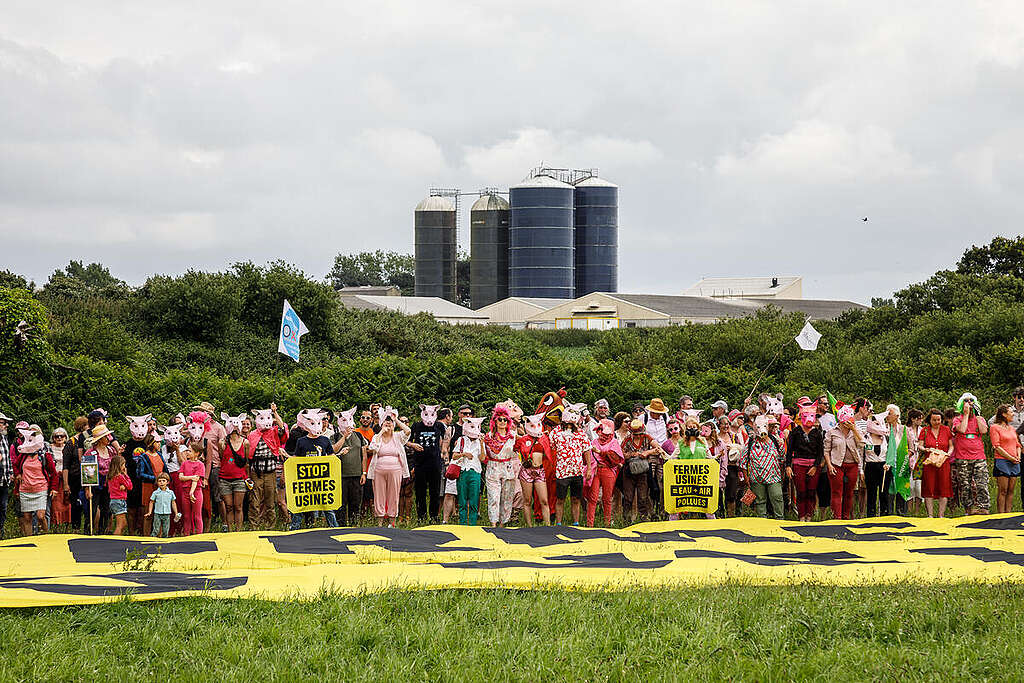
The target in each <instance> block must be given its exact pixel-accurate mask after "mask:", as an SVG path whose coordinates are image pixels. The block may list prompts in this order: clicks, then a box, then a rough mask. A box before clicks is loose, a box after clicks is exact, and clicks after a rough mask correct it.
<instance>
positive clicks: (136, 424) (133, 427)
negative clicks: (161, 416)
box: [125, 413, 153, 441]
mask: <svg viewBox="0 0 1024 683" xmlns="http://www.w3.org/2000/svg"><path fill="white" fill-rule="evenodd" d="M151 417H153V415H152V413H148V414H146V415H141V416H139V417H135V416H133V415H125V418H126V419H127V420H128V431H130V432H131V433H132V437H133V438H134V439H136V440H138V441H142V440H143V439H144V438H146V434H148V433H149V420H150V418H151Z"/></svg>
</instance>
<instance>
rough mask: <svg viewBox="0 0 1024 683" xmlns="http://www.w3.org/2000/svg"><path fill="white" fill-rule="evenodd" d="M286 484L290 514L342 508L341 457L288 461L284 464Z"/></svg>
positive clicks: (316, 457)
mask: <svg viewBox="0 0 1024 683" xmlns="http://www.w3.org/2000/svg"><path fill="white" fill-rule="evenodd" d="M284 482H285V499H286V502H287V503H288V511H289V512H313V511H314V510H337V509H338V508H339V507H341V460H339V459H338V458H337V456H334V455H310V456H301V457H297V458H288V459H287V460H285V461H284Z"/></svg>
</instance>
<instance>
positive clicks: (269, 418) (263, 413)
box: [252, 408, 274, 432]
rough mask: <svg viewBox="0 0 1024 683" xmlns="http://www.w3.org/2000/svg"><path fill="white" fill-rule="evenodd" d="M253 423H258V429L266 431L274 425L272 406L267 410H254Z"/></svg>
mask: <svg viewBox="0 0 1024 683" xmlns="http://www.w3.org/2000/svg"><path fill="white" fill-rule="evenodd" d="M252 416H253V424H255V425H256V429H258V430H260V431H261V432H262V431H266V430H268V429H270V428H271V427H273V426H274V411H272V410H271V409H270V408H267V409H266V410H254V411H252Z"/></svg>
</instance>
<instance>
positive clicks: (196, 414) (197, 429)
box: [188, 410, 210, 441]
mask: <svg viewBox="0 0 1024 683" xmlns="http://www.w3.org/2000/svg"><path fill="white" fill-rule="evenodd" d="M188 419H189V423H188V435H189V436H191V437H192V439H193V440H194V441H199V440H200V439H201V438H203V435H204V434H206V428H207V427H208V426H209V423H210V416H209V415H207V414H206V413H204V412H203V411H201V410H193V411H192V412H191V413H189V414H188Z"/></svg>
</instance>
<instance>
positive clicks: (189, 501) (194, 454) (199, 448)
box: [178, 440, 206, 536]
mask: <svg viewBox="0 0 1024 683" xmlns="http://www.w3.org/2000/svg"><path fill="white" fill-rule="evenodd" d="M202 452H203V442H202V441H198V440H196V441H192V442H191V443H189V448H188V450H186V451H185V458H186V459H185V462H183V463H181V469H180V470H178V480H179V481H181V482H182V484H181V488H182V493H183V494H184V491H185V489H186V488H187V489H188V494H184V495H182V497H181V508H182V512H183V513H184V520H185V521H184V524H183V528H182V533H183V534H184V535H185V536H191V535H192V534H201V533H203V487H205V486H206V482H205V481H203V479H204V478H205V477H206V466H205V465H203V463H202V462H200V460H199V456H200V455H201V454H202Z"/></svg>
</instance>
